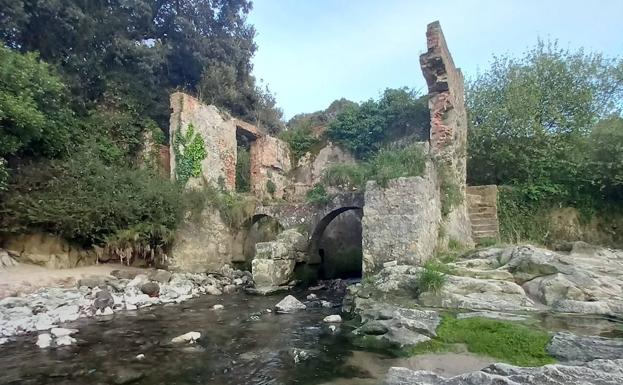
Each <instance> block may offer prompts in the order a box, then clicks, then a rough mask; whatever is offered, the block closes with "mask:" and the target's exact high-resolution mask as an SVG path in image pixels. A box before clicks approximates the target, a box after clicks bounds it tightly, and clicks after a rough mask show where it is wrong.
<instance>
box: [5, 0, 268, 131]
mask: <svg viewBox="0 0 623 385" xmlns="http://www.w3.org/2000/svg"><path fill="white" fill-rule="evenodd" d="M250 10H251V2H250V1H248V0H175V1H174V0H156V1H151V0H135V1H131V2H127V1H123V0H110V1H82V0H60V1H36V0H0V21H2V23H0V38H1V39H3V41H4V42H5V43H6V44H7V46H9V47H11V48H13V49H17V50H20V51H21V52H30V51H38V52H39V53H40V55H41V58H42V59H43V60H45V61H47V62H49V63H51V64H53V65H55V66H57V67H58V68H59V70H60V72H61V73H62V74H63V76H64V79H65V81H66V83H67V84H68V85H69V87H70V89H71V93H72V95H73V99H74V100H73V101H74V108H75V109H76V110H77V111H78V112H79V113H80V114H81V115H87V114H88V111H89V110H91V109H93V108H94V106H95V105H98V104H99V103H101V102H102V100H103V99H104V98H105V96H106V95H107V94H108V95H110V94H111V93H112V94H115V95H117V96H122V97H127V98H128V99H130V100H131V101H132V103H133V110H134V111H136V113H137V114H139V115H141V116H146V117H148V118H151V119H152V120H154V121H155V122H156V123H157V124H158V125H159V126H160V127H166V126H168V114H169V109H168V102H169V93H170V91H171V90H172V89H185V90H188V91H199V93H200V94H203V95H204V96H205V98H206V100H208V101H214V102H216V103H218V104H219V105H220V106H222V107H225V108H227V109H228V110H230V111H231V112H232V113H234V114H236V115H238V116H240V117H242V118H247V119H251V118H254V117H255V115H256V113H257V111H258V110H259V109H261V108H263V107H266V106H265V105H264V106H263V105H262V104H261V98H262V97H263V94H262V93H260V92H259V90H258V89H257V88H256V85H255V79H254V78H253V77H252V76H251V70H252V65H251V57H252V56H253V54H254V52H255V49H256V46H255V43H254V41H253V39H254V37H255V30H254V28H253V27H252V26H251V25H249V24H248V23H247V22H246V15H247V14H248V12H249V11H250ZM232 90H234V91H235V93H234V94H230V92H231V91H232ZM221 93H222V94H223V95H220V94H221ZM215 95H217V96H218V97H215ZM108 107H110V103H108ZM273 107H274V106H273Z"/></svg>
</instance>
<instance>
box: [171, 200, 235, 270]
mask: <svg viewBox="0 0 623 385" xmlns="http://www.w3.org/2000/svg"><path fill="white" fill-rule="evenodd" d="M238 255H242V244H241V243H240V242H236V239H235V235H234V232H233V231H232V230H231V229H230V228H229V227H228V226H227V224H225V223H224V222H223V220H222V219H221V216H220V214H219V212H218V211H217V210H215V209H213V208H211V207H207V208H205V209H204V210H203V212H202V213H201V214H200V215H199V217H198V218H188V219H187V220H186V221H184V223H183V224H182V226H180V228H179V229H178V230H177V232H176V235H175V242H174V243H173V247H172V249H171V253H170V255H169V256H168V258H167V260H166V265H167V267H168V268H169V269H171V270H176V271H187V272H194V273H203V272H216V271H219V269H220V268H221V267H222V266H224V265H226V264H231V262H233V260H234V259H235V256H238Z"/></svg>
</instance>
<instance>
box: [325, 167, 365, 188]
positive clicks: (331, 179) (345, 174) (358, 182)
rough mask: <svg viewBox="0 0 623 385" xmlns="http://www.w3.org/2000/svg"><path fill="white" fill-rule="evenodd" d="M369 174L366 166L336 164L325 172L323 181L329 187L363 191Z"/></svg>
mask: <svg viewBox="0 0 623 385" xmlns="http://www.w3.org/2000/svg"><path fill="white" fill-rule="evenodd" d="M369 174H370V172H369V171H368V170H367V169H366V165H365V164H361V163H356V164H336V165H333V166H331V167H329V168H327V169H326V170H325V171H324V174H323V176H322V180H323V182H324V183H326V184H327V185H329V186H335V187H341V188H357V189H363V188H364V187H365V184H366V181H367V180H368V175H369Z"/></svg>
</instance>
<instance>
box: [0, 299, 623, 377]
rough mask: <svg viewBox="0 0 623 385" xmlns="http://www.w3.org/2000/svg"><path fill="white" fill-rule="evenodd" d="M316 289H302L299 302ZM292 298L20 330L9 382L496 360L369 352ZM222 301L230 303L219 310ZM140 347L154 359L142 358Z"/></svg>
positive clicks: (369, 369) (291, 372)
mask: <svg viewBox="0 0 623 385" xmlns="http://www.w3.org/2000/svg"><path fill="white" fill-rule="evenodd" d="M318 293H319V294H318V297H319V298H320V299H325V300H329V301H333V302H339V301H340V298H337V297H335V293H333V292H330V291H322V292H318ZM307 294H308V292H303V291H301V292H297V293H295V295H296V296H297V298H299V299H302V298H305V297H306V295H307ZM283 296H284V295H277V296H271V297H258V296H250V295H246V294H242V293H240V294H232V295H223V296H218V297H215V296H203V297H199V298H195V299H192V300H189V301H187V302H184V303H182V304H175V305H166V306H156V307H151V308H143V309H139V310H137V311H130V312H123V313H118V314H115V315H113V316H108V317H103V318H99V319H80V320H78V321H76V322H74V323H73V324H70V325H64V326H66V327H74V328H77V329H79V332H78V333H77V334H75V335H74V337H76V338H77V340H78V341H77V343H76V344H75V345H72V346H69V347H62V348H51V349H40V348H38V347H37V346H36V345H35V342H36V335H33V336H24V337H19V338H17V339H16V340H15V341H13V342H9V343H7V344H5V345H2V346H1V347H0V384H3V385H4V384H20V385H21V384H24V385H29V384H31V385H42V384H57V385H61V384H62V385H65V384H85V385H87V384H88V385H91V384H94V385H100V384H101V385H103V384H123V383H132V384H137V385H155V384H167V385H190V384H197V385H199V384H200V385H212V384H214V385H229V384H231V385H260V384H261V385H268V384H271V385H281V384H283V385H291V384H301V385H303V384H309V385H311V384H322V385H355V384H357V385H369V384H370V385H371V384H379V383H381V380H380V378H382V377H383V375H384V374H385V373H386V372H387V370H388V368H389V367H391V366H407V367H411V368H413V369H428V370H434V371H436V372H438V373H440V374H447V375H454V374H458V373H461V372H467V371H471V370H477V369H480V368H482V367H484V366H487V365H488V364H489V363H492V362H494V360H491V359H488V358H486V357H484V358H483V357H477V356H473V355H470V354H469V353H466V354H459V355H456V354H453V353H447V354H441V355H434V354H432V355H424V356H417V357H415V358H409V359H406V360H405V359H396V358H391V357H387V356H383V355H379V354H374V353H367V352H362V351H359V350H357V349H356V348H355V347H354V346H352V345H351V344H350V343H349V341H348V339H347V338H346V332H347V331H346V330H345V326H341V327H342V330H340V329H338V330H337V331H336V332H332V331H331V330H329V328H328V325H327V324H325V323H323V322H322V319H323V318H324V317H325V316H327V315H329V314H337V313H338V312H339V308H333V309H326V308H312V309H308V310H305V311H301V312H298V313H294V314H275V313H272V312H270V313H269V312H267V310H266V309H272V308H273V307H274V305H275V304H276V303H277V302H278V301H279V300H280V299H281V298H283ZM215 304H222V305H224V306H225V308H224V309H223V310H213V309H212V306H213V305H215ZM603 322H605V325H603V326H605V327H602V326H600V325H598V324H596V323H595V319H587V318H577V319H576V318H572V319H571V321H570V319H567V318H559V317H553V318H552V317H546V318H544V319H543V320H542V324H543V325H544V326H547V327H548V329H550V330H552V329H553V330H564V329H571V330H573V331H574V332H578V333H579V334H585V333H586V334H596V332H597V330H593V329H594V328H595V327H596V326H597V327H598V329H601V332H600V333H599V334H603V333H604V330H612V325H613V324H612V323H611V322H608V321H603ZM618 330H620V329H618ZM189 331H198V332H200V333H201V336H202V338H201V339H200V340H199V341H198V343H197V344H194V345H181V346H180V345H172V344H171V343H170V340H171V338H173V337H175V336H178V335H180V334H184V333H186V332H189ZM616 334H620V333H616ZM617 336H620V335H617ZM295 349H302V350H305V351H307V352H308V354H309V355H310V356H311V358H308V359H303V360H299V362H298V363H296V362H295V358H294V357H293V356H294V355H296V354H293V353H295V352H294V350H295ZM139 354H144V355H145V358H144V359H142V360H139V359H137V358H136V356H137V355H139ZM298 355H299V357H300V353H299V354H298ZM131 379H133V381H131V382H130V380H131Z"/></svg>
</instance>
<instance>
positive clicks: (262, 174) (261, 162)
mask: <svg viewBox="0 0 623 385" xmlns="http://www.w3.org/2000/svg"><path fill="white" fill-rule="evenodd" d="M250 157H251V191H252V192H253V193H254V194H255V195H256V196H257V197H260V198H276V199H283V198H285V197H286V196H285V195H286V190H287V189H288V187H289V186H290V184H291V183H292V182H291V180H290V178H288V175H287V174H288V172H289V171H290V169H291V168H292V166H291V161H290V149H289V148H288V144H287V143H286V142H284V141H282V140H280V139H277V138H274V137H272V136H268V135H266V136H262V137H260V138H258V139H256V140H255V141H253V142H251V150H250Z"/></svg>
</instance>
